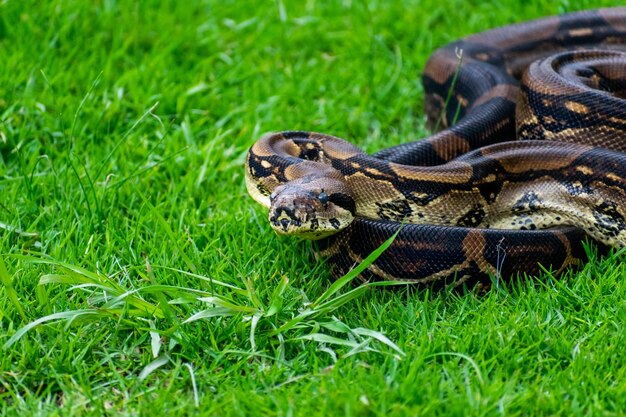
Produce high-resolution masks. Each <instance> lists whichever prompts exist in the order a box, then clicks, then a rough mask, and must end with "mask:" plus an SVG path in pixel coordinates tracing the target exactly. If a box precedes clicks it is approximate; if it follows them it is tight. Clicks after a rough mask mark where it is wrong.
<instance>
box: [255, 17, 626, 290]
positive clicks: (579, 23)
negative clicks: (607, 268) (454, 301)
mask: <svg viewBox="0 0 626 417" xmlns="http://www.w3.org/2000/svg"><path fill="white" fill-rule="evenodd" d="M625 51H626V8H611V9H601V10H595V11H585V12H578V13H571V14H567V15H563V16H559V17H550V18H545V19H540V20H536V21H531V22H526V23H521V24H516V25H511V26H508V27H504V28H499V29H494V30H491V31H487V32H484V33H481V34H478V35H473V36H470V37H467V38H465V39H462V40H459V41H457V42H454V43H452V44H450V45H447V46H445V47H443V48H441V49H439V50H437V51H436V52H435V53H434V54H433V56H432V57H431V59H430V60H429V62H428V63H427V65H426V68H425V70H424V74H423V77H422V81H423V83H424V88H425V92H426V106H425V109H426V112H427V115H428V117H429V120H430V123H431V125H432V126H435V127H438V128H443V130H441V131H440V132H438V133H436V134H434V135H433V136H431V137H429V138H425V139H423V140H421V141H418V142H413V143H408V144H404V145H400V146H396V147H392V148H388V149H385V150H382V151H380V152H378V153H376V154H374V155H372V156H370V155H367V154H365V153H364V152H362V151H361V150H360V149H359V148H357V147H356V146H354V145H351V144H350V143H348V142H345V141H343V140H341V139H339V138H336V137H332V136H329V135H324V134H320V133H311V132H301V131H293V132H291V131H290V132H282V133H275V134H269V135H266V136H264V137H263V138H261V139H260V140H259V141H258V142H257V143H255V145H254V146H253V147H252V148H251V150H250V152H249V154H248V158H247V161H246V180H247V186H248V190H249V192H250V194H251V195H252V196H253V197H254V198H255V199H256V200H257V201H259V202H260V203H262V204H263V205H265V206H268V207H272V208H271V214H270V219H272V218H274V220H273V221H272V223H273V227H275V229H277V231H279V232H280V230H278V229H280V228H282V229H284V230H283V231H284V232H285V233H289V231H290V230H292V229H295V228H299V227H301V226H302V225H304V224H307V223H308V224H310V225H311V223H314V224H312V225H311V229H315V230H313V233H311V232H309V233H308V234H307V237H313V238H319V237H322V236H327V235H328V234H321V233H319V234H318V233H315V232H316V230H317V229H322V228H323V225H324V219H325V218H326V217H325V216H328V213H326V212H324V213H323V212H322V211H317V212H316V211H315V210H318V209H319V210H326V211H328V212H329V213H334V212H337V213H340V214H337V218H336V219H334V218H332V215H331V219H330V220H334V222H331V221H330V220H328V219H326V223H327V224H330V227H331V228H334V229H342V230H341V231H340V232H339V233H336V234H334V235H332V236H330V237H326V238H324V239H322V240H319V241H318V247H319V249H320V253H321V254H322V255H323V256H325V257H327V258H328V259H329V261H330V263H331V264H332V265H333V271H334V274H335V275H341V274H344V273H346V272H347V271H348V270H349V269H350V268H352V267H353V266H354V265H355V264H357V263H358V262H360V261H362V260H363V259H365V258H366V257H367V256H368V255H369V254H370V253H371V252H372V251H373V250H375V249H376V248H377V247H379V246H380V245H381V244H382V243H383V242H384V241H385V240H386V239H388V238H389V237H390V236H392V235H393V234H394V233H395V232H396V231H397V230H398V228H400V227H402V229H401V231H400V233H399V234H398V236H397V238H396V240H395V241H394V243H393V244H392V245H391V247H390V248H389V249H387V251H385V252H384V253H383V255H382V256H381V257H380V258H379V259H378V260H377V261H376V262H375V263H374V264H373V265H371V266H370V267H369V268H368V269H367V271H366V272H364V273H363V274H362V278H363V279H364V280H368V279H401V280H407V281H410V282H415V283H421V284H428V285H435V286H449V285H453V286H458V285H462V284H463V285H469V286H472V285H474V284H475V283H477V282H480V281H484V280H485V278H487V277H489V276H490V275H491V276H493V275H496V276H501V277H510V276H513V275H516V274H518V273H521V272H523V273H527V274H530V275H533V274H537V273H539V271H540V267H539V265H540V264H541V265H543V266H544V267H550V268H552V269H553V270H554V271H557V272H560V271H562V270H563V269H565V268H567V267H568V266H572V265H577V264H579V263H580V262H581V261H582V260H583V259H584V258H585V252H584V251H583V249H582V242H583V240H585V239H586V238H592V239H594V240H596V241H597V242H599V243H600V244H601V245H606V246H617V247H623V246H626V153H625V152H626V53H625ZM520 81H521V84H520ZM448 92H451V94H450V97H448ZM446 101H448V105H447V107H445V108H444V103H446ZM516 139H521V140H516ZM290 184H294V185H293V186H291V185H290ZM284 189H289V190H290V191H289V192H290V193H293V194H294V195H295V197H293V200H290V198H291V197H289V198H283V194H284V193H283V190H284ZM293 190H296V191H293ZM281 193H282V194H281ZM270 194H271V197H270ZM277 195H279V196H280V197H277ZM278 200H281V204H284V201H294V203H293V204H295V205H294V206H293V207H284V206H281V207H280V208H276V207H274V205H276V204H277V203H276V201H278ZM275 203H276V204H275ZM286 204H290V203H286ZM298 210H300V211H298ZM333 210H334V211H333ZM302 213H304V214H302ZM344 215H345V216H344ZM339 216H344V217H341V218H340V217H339ZM352 217H354V220H352ZM308 219H313V221H310V220H308ZM348 224H349V225H348ZM509 229H510V230H509Z"/></svg>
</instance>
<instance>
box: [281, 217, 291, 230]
mask: <svg viewBox="0 0 626 417" xmlns="http://www.w3.org/2000/svg"><path fill="white" fill-rule="evenodd" d="M289 223H290V220H289V219H281V220H280V225H281V227H282V228H283V230H287V227H289Z"/></svg>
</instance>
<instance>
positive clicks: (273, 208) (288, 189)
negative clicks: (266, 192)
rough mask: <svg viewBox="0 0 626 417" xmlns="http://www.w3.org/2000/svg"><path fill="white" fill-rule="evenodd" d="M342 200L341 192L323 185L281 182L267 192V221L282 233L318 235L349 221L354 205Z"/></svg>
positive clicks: (308, 236)
mask: <svg viewBox="0 0 626 417" xmlns="http://www.w3.org/2000/svg"><path fill="white" fill-rule="evenodd" d="M307 184H308V183H307ZM329 191H330V190H329ZM345 200H346V197H345V195H343V194H342V195H339V194H337V193H332V192H326V191H325V190H322V189H317V188H313V189H311V188H306V187H302V186H299V185H297V184H290V185H284V186H280V187H277V188H276V189H275V190H274V192H273V193H272V194H271V196H270V203H271V205H270V212H269V220H270V224H271V226H272V228H273V229H274V230H275V231H276V232H277V233H278V234H281V235H295V236H300V237H304V238H307V239H320V238H322V237H325V236H329V235H331V234H334V233H337V232H338V231H340V230H341V229H344V228H345V227H346V226H347V225H348V224H350V222H352V219H353V216H354V211H355V210H354V205H350V204H347V205H346V201H345ZM346 206H347V207H346Z"/></svg>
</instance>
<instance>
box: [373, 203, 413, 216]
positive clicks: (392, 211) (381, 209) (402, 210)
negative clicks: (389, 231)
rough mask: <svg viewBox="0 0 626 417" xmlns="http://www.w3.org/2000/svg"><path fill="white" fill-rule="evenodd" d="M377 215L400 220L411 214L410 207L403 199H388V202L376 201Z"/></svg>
mask: <svg viewBox="0 0 626 417" xmlns="http://www.w3.org/2000/svg"><path fill="white" fill-rule="evenodd" d="M376 205H377V206H378V217H380V218H381V219H385V220H395V221H402V220H404V219H405V218H406V217H407V216H410V215H411V212H412V210H411V207H410V206H409V203H408V202H407V201H405V200H396V201H390V202H388V203H376Z"/></svg>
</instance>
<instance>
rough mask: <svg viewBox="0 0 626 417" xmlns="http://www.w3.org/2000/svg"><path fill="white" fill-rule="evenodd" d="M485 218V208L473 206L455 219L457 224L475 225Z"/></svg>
mask: <svg viewBox="0 0 626 417" xmlns="http://www.w3.org/2000/svg"><path fill="white" fill-rule="evenodd" d="M484 218H485V210H483V208H482V207H474V208H472V209H471V210H470V211H468V212H467V213H465V215H464V216H463V217H461V218H460V219H459V220H458V221H457V223H456V224H457V226H465V227H476V226H478V225H480V224H481V223H482V221H483V219H484Z"/></svg>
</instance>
